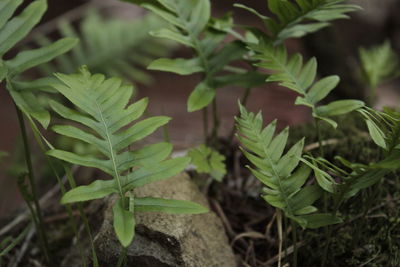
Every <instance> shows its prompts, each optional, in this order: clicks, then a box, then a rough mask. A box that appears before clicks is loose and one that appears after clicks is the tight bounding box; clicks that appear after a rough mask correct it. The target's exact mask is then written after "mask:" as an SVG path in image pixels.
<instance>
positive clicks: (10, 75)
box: [0, 0, 77, 128]
mask: <svg viewBox="0 0 400 267" xmlns="http://www.w3.org/2000/svg"><path fill="white" fill-rule="evenodd" d="M21 3H22V1H19V0H16V1H8V0H5V1H2V2H1V3H0V15H1V17H0V26H2V27H1V28H0V55H1V56H3V55H4V54H5V53H6V52H8V51H9V50H10V49H11V48H12V47H13V46H14V45H15V44H17V43H18V42H19V41H20V40H21V39H22V38H24V37H25V36H26V35H27V34H28V33H29V32H30V31H31V30H32V28H33V27H34V26H35V25H36V24H37V23H38V22H39V20H40V19H41V17H42V15H43V14H44V12H45V10H46V8H47V2H46V1H45V0H36V1H34V2H32V3H31V4H30V5H28V6H27V7H26V8H25V9H24V10H23V11H22V12H21V13H20V14H19V15H18V16H14V17H13V18H11V17H12V15H13V13H14V12H15V10H16V9H17V7H18V6H19V5H20V4H21ZM76 42H77V40H76V39H72V38H68V39H61V40H59V41H57V42H55V43H54V44H51V45H49V46H47V47H41V48H38V49H34V50H30V51H22V52H19V53H18V54H17V55H16V56H15V57H14V58H12V59H8V60H4V59H2V60H1V63H0V80H3V79H6V83H7V84H6V88H7V89H8V91H9V93H10V95H11V97H12V98H13V101H14V103H15V104H16V105H17V107H18V108H19V109H20V110H21V111H22V112H23V113H24V114H25V115H26V116H28V117H29V119H31V118H34V119H36V120H37V121H39V123H40V124H41V125H42V126H43V127H44V128H47V126H48V124H49V122H50V114H49V113H48V111H47V110H45V108H44V107H43V105H42V104H41V103H40V102H39V101H38V99H37V97H36V96H35V95H34V94H33V93H32V92H29V91H28V90H26V91H23V92H22V91H20V87H19V85H21V82H17V81H15V77H16V76H17V75H19V74H21V73H22V72H24V71H26V70H27V69H30V68H33V67H35V66H37V65H40V64H43V63H46V62H48V61H50V60H52V59H53V58H55V57H57V56H59V55H61V54H63V53H65V52H66V51H68V50H70V49H71V48H72V47H73V46H74V45H75V44H76ZM22 83H23V82H22ZM23 85H24V86H25V88H31V86H33V85H34V83H32V84H31V83H30V82H29V83H26V82H25V83H24V84H23Z"/></svg>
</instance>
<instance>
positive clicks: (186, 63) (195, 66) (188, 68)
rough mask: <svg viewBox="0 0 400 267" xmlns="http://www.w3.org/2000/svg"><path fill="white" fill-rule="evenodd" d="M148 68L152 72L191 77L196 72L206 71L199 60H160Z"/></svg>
mask: <svg viewBox="0 0 400 267" xmlns="http://www.w3.org/2000/svg"><path fill="white" fill-rule="evenodd" d="M147 68H148V69H150V70H161V71H168V72H173V73H176V74H180V75H189V74H193V73H196V72H203V71H204V68H203V67H202V66H201V63H200V60H199V59H198V58H193V59H183V58H176V59H169V58H160V59H156V60H154V61H153V62H152V63H151V64H150V65H149V66H148V67H147Z"/></svg>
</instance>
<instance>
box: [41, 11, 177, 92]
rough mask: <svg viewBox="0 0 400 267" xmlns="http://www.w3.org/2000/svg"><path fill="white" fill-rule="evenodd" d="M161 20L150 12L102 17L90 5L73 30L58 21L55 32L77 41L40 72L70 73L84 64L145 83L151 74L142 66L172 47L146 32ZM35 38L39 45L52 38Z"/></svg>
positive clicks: (106, 73)
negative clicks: (135, 16)
mask: <svg viewBox="0 0 400 267" xmlns="http://www.w3.org/2000/svg"><path fill="white" fill-rule="evenodd" d="M162 23H163V22H162V20H161V19H159V18H158V17H156V16H154V15H147V16H145V17H143V18H139V19H136V20H129V21H126V20H123V19H118V18H108V19H105V18H104V17H103V16H102V15H101V13H100V10H97V9H91V10H89V12H88V13H87V14H85V16H84V17H83V18H82V20H81V21H80V22H79V26H78V29H77V30H76V29H75V28H74V26H73V25H72V23H71V22H68V21H64V20H61V21H59V23H58V29H57V31H58V32H59V34H61V35H62V36H64V37H70V38H79V39H80V40H81V41H80V42H79V43H78V44H77V45H76V46H75V47H74V48H73V49H72V50H71V51H70V52H69V53H67V54H64V55H62V56H60V57H57V58H56V59H55V60H53V61H51V62H49V63H47V64H43V65H40V66H39V68H40V70H41V72H42V73H43V74H44V75H48V76H50V75H51V74H52V73H54V72H55V71H57V72H61V73H74V72H75V71H76V70H77V69H78V68H79V67H80V66H82V65H87V66H88V67H89V68H90V69H91V70H92V71H95V72H96V73H102V74H105V75H108V76H118V77H121V78H124V79H126V80H131V81H135V82H139V83H144V84H148V83H150V82H151V81H152V78H151V76H150V75H149V74H147V73H146V72H144V71H143V67H146V66H147V65H148V64H149V63H150V62H151V61H153V60H154V59H155V58H157V57H161V56H166V55H168V54H169V52H170V51H171V49H172V48H173V45H172V43H171V42H166V41H164V40H161V39H154V38H151V36H149V35H148V32H149V31H151V30H155V29H158V28H160V27H161V26H162ZM35 40H36V43H37V44H39V45H45V44H49V43H51V42H52V40H51V39H50V38H49V37H47V36H44V35H37V36H35ZM143 43H146V45H143Z"/></svg>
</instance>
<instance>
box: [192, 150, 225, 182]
mask: <svg viewBox="0 0 400 267" xmlns="http://www.w3.org/2000/svg"><path fill="white" fill-rule="evenodd" d="M188 156H189V157H190V158H191V159H192V164H193V165H194V166H195V167H196V171H197V172H198V173H208V174H210V175H211V177H212V178H214V179H215V180H217V181H219V182H220V181H222V178H223V177H224V176H225V174H226V166H225V162H224V161H225V156H223V155H221V154H220V153H219V152H218V151H216V150H214V149H212V148H210V147H207V146H205V145H200V146H198V147H195V148H192V149H190V150H189V152H188Z"/></svg>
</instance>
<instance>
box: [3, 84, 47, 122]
mask: <svg viewBox="0 0 400 267" xmlns="http://www.w3.org/2000/svg"><path fill="white" fill-rule="evenodd" d="M7 89H8V91H9V93H10V95H11V97H12V98H13V101H14V103H15V104H16V105H17V106H18V108H19V109H20V110H21V111H22V112H23V113H24V114H26V115H29V116H31V117H33V118H35V119H36V120H37V121H38V122H39V123H40V124H41V125H42V126H43V128H45V129H46V128H47V127H48V125H49V123H50V113H49V112H48V111H47V110H46V109H45V108H43V106H42V105H41V104H40V103H39V101H38V99H37V98H36V97H35V95H34V94H33V93H31V92H18V91H16V90H15V89H14V88H13V87H12V85H11V84H8V85H7Z"/></svg>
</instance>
